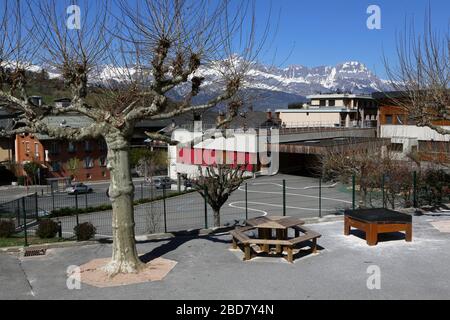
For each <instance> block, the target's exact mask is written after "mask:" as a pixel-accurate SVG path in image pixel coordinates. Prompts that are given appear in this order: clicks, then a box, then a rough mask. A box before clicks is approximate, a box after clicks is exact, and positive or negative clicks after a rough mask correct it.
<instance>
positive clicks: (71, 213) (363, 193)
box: [0, 173, 450, 241]
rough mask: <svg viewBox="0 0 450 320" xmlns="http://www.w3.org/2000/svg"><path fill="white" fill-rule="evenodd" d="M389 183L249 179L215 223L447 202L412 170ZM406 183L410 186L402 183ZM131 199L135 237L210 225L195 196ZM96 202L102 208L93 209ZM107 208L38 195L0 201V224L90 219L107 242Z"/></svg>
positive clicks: (89, 200)
mask: <svg viewBox="0 0 450 320" xmlns="http://www.w3.org/2000/svg"><path fill="white" fill-rule="evenodd" d="M389 179H390V176H389V175H388V174H386V175H385V176H384V177H383V179H381V180H380V181H379V182H372V183H371V184H370V188H369V187H367V186H366V187H367V188H366V187H364V188H363V186H365V185H363V184H362V182H361V177H356V176H354V177H352V179H351V183H349V184H342V183H332V182H323V181H322V180H321V179H318V178H308V177H296V176H282V178H281V179H277V178H276V177H260V178H257V179H250V180H247V181H245V182H244V183H243V184H242V185H241V186H240V188H239V189H238V190H236V191H235V192H234V193H233V194H232V195H231V196H230V198H229V199H228V201H227V202H226V203H225V204H224V206H223V207H222V209H221V211H220V219H221V225H234V224H236V222H241V221H243V220H246V219H249V218H253V217H256V216H262V215H272V216H273V215H277V216H283V215H286V216H296V217H300V218H311V217H323V216H325V215H336V214H337V215H339V214H343V212H344V211H345V210H346V209H351V208H356V207H379V208H381V207H388V208H393V209H398V208H400V207H408V206H413V207H418V206H423V205H432V204H435V203H437V202H439V203H445V202H448V201H450V199H449V196H450V193H449V190H450V189H449V187H448V184H447V182H446V180H445V179H446V178H445V179H443V181H440V183H439V186H438V185H437V184H436V183H435V184H434V185H433V184H430V181H432V180H430V177H426V176H423V175H421V174H418V173H413V175H412V176H411V179H410V180H406V181H407V183H406V185H402V186H401V188H400V187H398V186H397V185H396V184H394V183H393V181H390V180H389ZM427 179H428V180H430V181H428V180H427ZM441 180H442V179H441ZM408 181H410V182H411V183H409V184H408ZM394 187H398V188H400V189H395V188H394ZM363 189H364V190H363ZM393 194H394V196H393ZM135 200H139V201H141V202H145V203H136V206H135V210H134V220H135V231H136V235H145V234H152V233H162V232H177V231H184V230H189V229H201V228H209V227H213V226H214V214H213V210H212V209H211V207H210V206H209V204H208V203H207V201H205V199H204V198H202V196H201V195H200V194H198V193H197V192H195V191H194V192H187V193H181V194H178V193H176V191H169V190H155V189H152V188H145V187H144V186H142V187H141V188H139V187H137V188H136V189H135ZM101 205H103V206H105V207H99V206H101ZM106 206H110V202H109V199H108V197H107V195H106V193H105V194H99V193H94V194H82V195H73V196H68V195H66V194H60V193H58V194H56V193H53V194H42V193H41V194H39V192H37V193H34V194H32V195H28V196H26V197H21V198H18V199H13V200H10V201H4V202H0V219H11V220H13V221H14V223H15V226H16V228H17V231H18V232H22V233H23V232H25V233H33V232H35V230H36V228H37V223H38V221H39V219H45V218H51V219H53V220H54V221H56V222H58V223H59V224H60V226H61V236H62V237H63V238H73V239H75V237H74V227H75V226H77V225H79V224H81V223H83V222H90V223H92V224H93V225H94V226H95V227H96V230H97V234H96V237H97V238H105V237H111V236H112V228H111V220H112V211H111V209H110V207H106ZM64 210H66V212H64ZM57 215H59V216H57ZM25 222H26V223H25ZM25 240H26V239H24V241H25Z"/></svg>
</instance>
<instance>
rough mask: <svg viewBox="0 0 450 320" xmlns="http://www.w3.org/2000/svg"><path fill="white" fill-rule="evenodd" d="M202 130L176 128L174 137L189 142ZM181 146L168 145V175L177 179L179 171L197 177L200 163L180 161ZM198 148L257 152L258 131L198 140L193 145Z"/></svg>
mask: <svg viewBox="0 0 450 320" xmlns="http://www.w3.org/2000/svg"><path fill="white" fill-rule="evenodd" d="M202 134H203V133H202V132H195V131H194V132H191V131H188V130H183V129H180V130H175V131H174V133H173V135H172V138H173V139H174V140H176V141H179V142H180V143H187V142H189V141H192V140H194V139H196V138H197V139H198V138H199V137H201V136H202ZM179 148H180V147H179V146H169V147H168V160H169V167H168V176H169V177H170V178H171V179H174V180H176V179H177V173H182V174H187V175H188V176H189V177H195V176H197V175H198V165H192V164H188V163H180V161H178V160H179V159H178V158H179V157H178V151H179ZM193 148H194V149H197V150H201V149H203V150H223V151H233V152H234V151H236V152H239V153H247V154H248V153H250V154H256V153H257V150H258V149H257V148H258V147H257V135H256V132H249V133H244V132H242V133H239V132H236V133H234V134H233V136H231V137H229V138H224V137H217V138H215V139H206V140H205V141H198V143H196V144H195V146H193Z"/></svg>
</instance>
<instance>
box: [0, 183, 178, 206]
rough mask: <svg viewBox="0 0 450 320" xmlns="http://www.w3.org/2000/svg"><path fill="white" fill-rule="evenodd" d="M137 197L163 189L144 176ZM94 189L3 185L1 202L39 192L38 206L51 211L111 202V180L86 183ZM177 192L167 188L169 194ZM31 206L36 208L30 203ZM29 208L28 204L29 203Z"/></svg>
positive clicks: (0, 193)
mask: <svg viewBox="0 0 450 320" xmlns="http://www.w3.org/2000/svg"><path fill="white" fill-rule="evenodd" d="M133 182H134V187H135V199H142V198H155V197H158V196H162V195H163V190H161V189H160V190H157V189H155V188H154V187H153V186H150V185H147V184H145V183H144V180H143V179H142V178H138V179H134V180H133ZM86 184H87V185H88V186H89V187H91V188H92V189H93V192H92V193H89V194H80V195H77V196H75V195H68V194H67V193H65V192H54V193H53V194H52V193H51V190H50V188H49V187H48V186H31V187H29V188H28V189H27V188H26V187H20V186H16V187H14V186H7V187H5V186H2V187H1V189H0V204H5V206H7V204H8V202H13V201H15V200H16V199H19V198H22V197H24V196H26V195H29V196H30V195H32V194H34V193H36V192H37V194H38V208H39V210H41V211H48V212H51V211H52V210H55V209H59V208H75V207H78V208H86V207H97V206H100V205H105V204H106V205H107V204H110V200H109V198H108V196H107V195H106V190H107V189H108V187H109V182H106V181H104V182H96V183H86ZM171 192H175V191H172V190H166V193H167V194H169V193H171ZM30 207H33V208H34V204H33V206H31V205H30ZM27 208H28V205H27Z"/></svg>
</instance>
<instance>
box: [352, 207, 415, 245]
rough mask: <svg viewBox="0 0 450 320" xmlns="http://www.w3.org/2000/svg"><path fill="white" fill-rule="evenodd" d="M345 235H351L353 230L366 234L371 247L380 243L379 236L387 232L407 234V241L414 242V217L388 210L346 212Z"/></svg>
mask: <svg viewBox="0 0 450 320" xmlns="http://www.w3.org/2000/svg"><path fill="white" fill-rule="evenodd" d="M344 215H345V218H344V234H345V235H349V234H350V230H351V228H352V227H353V228H356V229H359V230H361V231H364V232H365V233H366V241H367V244H368V245H369V246H374V245H376V244H377V243H378V234H379V233H387V232H402V231H403V232H405V240H406V241H408V242H409V241H412V216H410V215H408V214H405V213H401V212H397V211H394V210H389V209H386V208H371V209H355V210H346V211H345V212H344Z"/></svg>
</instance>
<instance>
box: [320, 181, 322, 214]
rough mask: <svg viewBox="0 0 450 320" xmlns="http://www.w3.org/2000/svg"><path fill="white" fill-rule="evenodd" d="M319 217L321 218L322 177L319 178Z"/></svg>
mask: <svg viewBox="0 0 450 320" xmlns="http://www.w3.org/2000/svg"><path fill="white" fill-rule="evenodd" d="M319 218H322V177H320V178H319Z"/></svg>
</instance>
